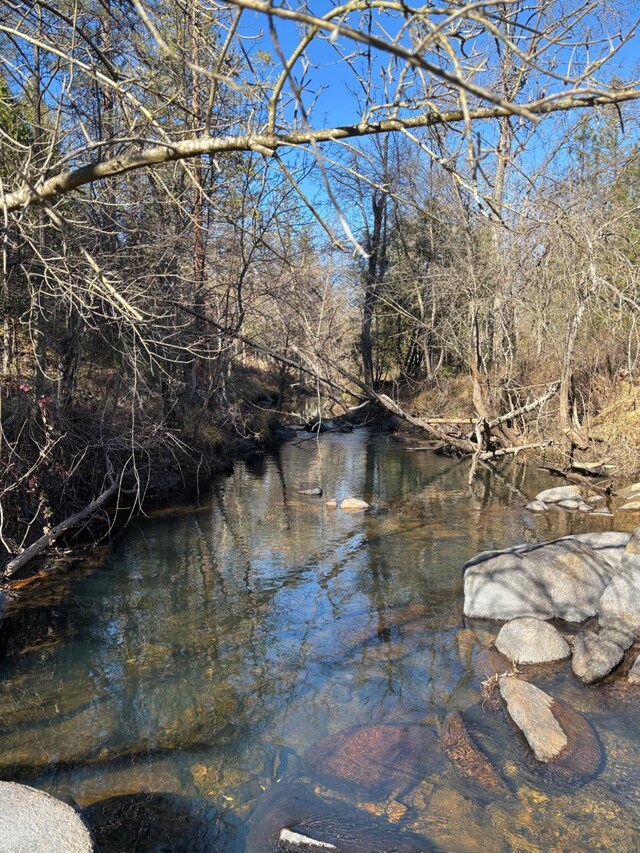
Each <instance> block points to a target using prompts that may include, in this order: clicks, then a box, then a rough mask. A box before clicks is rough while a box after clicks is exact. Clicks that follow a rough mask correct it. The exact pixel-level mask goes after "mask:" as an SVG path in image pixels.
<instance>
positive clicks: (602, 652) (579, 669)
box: [571, 631, 624, 684]
mask: <svg viewBox="0 0 640 853" xmlns="http://www.w3.org/2000/svg"><path fill="white" fill-rule="evenodd" d="M623 657H624V649H623V648H621V647H620V646H619V645H618V644H617V643H616V642H615V641H614V640H613V639H611V638H610V637H607V636H603V635H601V634H594V632H593V631H582V632H581V633H580V634H578V635H577V636H576V638H575V640H574V644H573V660H572V661H571V668H572V669H573V673H574V675H575V676H576V678H579V679H580V681H582V682H584V683H585V684H593V682H594V681H600V680H601V679H602V678H604V677H605V676H606V675H609V673H610V672H611V671H612V670H614V669H615V668H616V667H617V666H618V664H619V663H620V661H621V660H622V658H623Z"/></svg>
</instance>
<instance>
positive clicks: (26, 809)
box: [0, 782, 93, 853]
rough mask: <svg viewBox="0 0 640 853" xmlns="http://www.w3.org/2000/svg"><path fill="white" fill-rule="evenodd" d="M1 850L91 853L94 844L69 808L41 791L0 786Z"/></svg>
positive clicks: (12, 784) (84, 827)
mask: <svg viewBox="0 0 640 853" xmlns="http://www.w3.org/2000/svg"><path fill="white" fill-rule="evenodd" d="M0 849H2V850H6V851H7V853H9V851H16V853H18V851H25V853H27V851H28V853H54V851H64V853H90V851H92V850H93V842H92V841H91V836H90V835H89V831H88V830H87V828H86V826H85V825H84V823H83V822H82V819H81V818H80V816H79V815H78V814H77V812H75V811H74V809H72V808H71V806H68V805H67V804H66V803H63V802H61V801H60V800H56V799H55V797H51V796H50V795H49V794H45V792H44V791H38V790H36V789H35V788H29V787H27V786H26V785H16V784H15V783H13V782H0Z"/></svg>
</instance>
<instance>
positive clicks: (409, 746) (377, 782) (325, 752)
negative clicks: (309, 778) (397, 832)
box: [305, 724, 442, 801]
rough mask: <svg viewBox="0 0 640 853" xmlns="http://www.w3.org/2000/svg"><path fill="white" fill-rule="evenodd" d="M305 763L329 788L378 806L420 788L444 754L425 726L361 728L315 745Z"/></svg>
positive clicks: (371, 726)
mask: <svg viewBox="0 0 640 853" xmlns="http://www.w3.org/2000/svg"><path fill="white" fill-rule="evenodd" d="M305 759H306V760H307V762H308V764H309V765H310V767H311V768H312V770H313V776H314V777H317V778H318V779H319V780H320V781H321V782H322V783H323V784H325V785H327V786H328V787H329V788H333V789H335V790H347V791H356V792H357V793H358V794H360V795H361V796H364V797H366V798H367V799H370V800H373V801H379V800H385V799H387V798H388V797H389V796H391V794H392V793H397V792H399V791H402V792H404V791H408V790H409V789H410V788H412V787H414V786H415V785H417V783H418V782H419V781H420V780H421V779H423V778H424V777H425V776H428V775H429V774H430V773H432V772H433V771H434V770H435V769H436V768H437V767H438V766H439V765H440V764H441V763H442V754H441V752H440V750H439V746H438V739H437V736H436V734H435V732H434V731H433V729H431V728H428V727H427V726H419V725H400V724H389V725H361V726H353V727H352V728H349V729H345V730H343V731H341V732H338V733H337V734H335V735H330V736H329V737H327V738H324V739H323V740H320V741H317V742H316V743H314V744H313V746H311V747H310V748H309V749H308V750H307V752H306V754H305Z"/></svg>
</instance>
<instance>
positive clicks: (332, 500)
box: [325, 498, 338, 509]
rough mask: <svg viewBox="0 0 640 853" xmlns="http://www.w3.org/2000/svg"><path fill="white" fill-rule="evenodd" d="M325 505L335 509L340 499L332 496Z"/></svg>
mask: <svg viewBox="0 0 640 853" xmlns="http://www.w3.org/2000/svg"><path fill="white" fill-rule="evenodd" d="M325 506H328V507H329V509H335V508H336V507H337V506H338V501H337V500H336V499H335V498H331V500H328V501H327V502H326V504H325Z"/></svg>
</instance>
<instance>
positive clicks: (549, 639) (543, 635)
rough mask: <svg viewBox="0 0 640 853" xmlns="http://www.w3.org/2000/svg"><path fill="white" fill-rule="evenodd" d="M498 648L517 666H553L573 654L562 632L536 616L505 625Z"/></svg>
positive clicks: (499, 637)
mask: <svg viewBox="0 0 640 853" xmlns="http://www.w3.org/2000/svg"><path fill="white" fill-rule="evenodd" d="M496 648H497V649H498V651H499V652H501V654H503V655H504V656H505V657H507V658H509V660H512V661H514V663H531V664H534V663H549V662H551V661H556V660H564V658H568V657H569V656H570V654H571V649H570V648H569V645H568V643H567V641H566V640H565V639H564V637H563V636H562V634H561V633H560V631H558V630H557V628H554V627H553V625H549V623H548V622H544V621H542V620H541V619H536V618H535V617H534V616H522V617H521V618H520V619H512V620H511V622H507V624H506V625H503V626H502V628H501V629H500V633H499V634H498V636H497V638H496Z"/></svg>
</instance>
